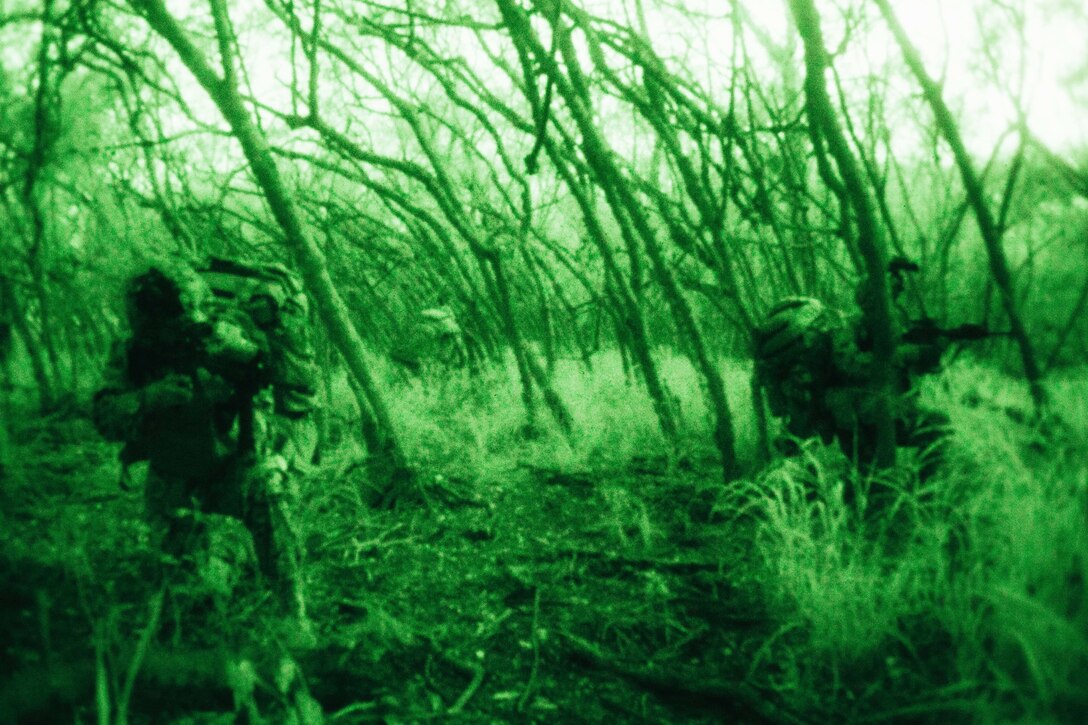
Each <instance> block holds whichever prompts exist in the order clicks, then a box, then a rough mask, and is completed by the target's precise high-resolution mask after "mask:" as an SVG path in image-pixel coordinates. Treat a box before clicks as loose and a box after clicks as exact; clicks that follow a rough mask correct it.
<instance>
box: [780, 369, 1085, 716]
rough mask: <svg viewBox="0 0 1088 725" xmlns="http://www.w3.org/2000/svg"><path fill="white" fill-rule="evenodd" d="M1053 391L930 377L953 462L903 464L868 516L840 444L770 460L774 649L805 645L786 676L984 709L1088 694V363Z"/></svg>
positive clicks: (838, 700) (819, 690)
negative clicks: (889, 498)
mask: <svg viewBox="0 0 1088 725" xmlns="http://www.w3.org/2000/svg"><path fill="white" fill-rule="evenodd" d="M1051 393H1052V400H1053V406H1052V408H1051V410H1050V411H1049V413H1048V414H1047V415H1046V416H1045V417H1044V418H1043V419H1041V420H1039V421H1033V420H1032V417H1031V416H1030V414H1029V412H1028V411H1030V405H1029V401H1028V397H1027V393H1026V390H1025V389H1024V388H1023V386H1022V385H1020V384H1019V383H1017V382H1014V381H1012V380H1011V379H1009V378H1006V377H1004V376H1001V375H999V374H997V373H994V372H991V371H989V370H987V369H986V368H983V367H980V366H977V365H971V364H967V363H964V364H960V365H956V366H954V368H953V369H951V370H949V371H948V372H946V373H945V374H944V375H943V376H942V377H941V378H940V379H939V380H933V381H930V384H929V385H927V387H926V389H925V390H924V391H923V394H924V400H925V401H926V403H927V404H928V405H932V406H936V407H938V408H939V409H941V410H943V411H945V412H946V413H947V414H948V415H949V417H950V418H951V440H950V443H949V445H948V449H947V451H946V453H945V461H944V465H943V467H942V469H941V471H940V472H939V473H938V474H937V475H936V476H934V477H933V478H930V479H928V480H927V481H926V482H925V483H921V482H919V481H918V480H917V477H915V476H913V475H912V474H913V471H911V470H910V469H909V467H908V469H907V470H905V471H902V472H900V473H901V477H902V479H903V480H904V481H906V482H907V483H906V485H904V486H902V487H900V489H899V494H898V497H897V500H896V501H894V502H893V503H892V504H890V505H887V507H886V508H885V509H883V510H881V511H877V512H873V511H869V512H868V514H869V515H867V516H866V515H864V513H865V512H862V511H859V510H858V509H859V508H863V507H864V499H862V500H861V501H860V502H858V503H855V504H847V503H846V502H845V500H844V498H843V497H842V496H841V491H842V490H843V488H844V487H845V486H851V485H854V484H856V483H857V481H854V480H852V478H851V475H850V472H849V469H848V467H846V466H844V465H843V463H842V461H841V459H839V458H837V457H836V452H835V451H829V450H826V449H820V448H814V449H810V451H809V452H808V453H807V455H806V457H805V458H804V459H802V460H798V461H792V462H788V463H785V464H783V465H781V466H779V467H777V468H775V469H772V470H771V471H770V472H768V473H767V474H766V475H765V476H764V478H763V491H764V494H763V498H762V504H761V509H762V514H763V516H762V521H763V523H762V525H761V528H760V534H759V537H758V550H759V553H760V558H761V562H762V566H763V567H764V569H765V579H764V582H765V588H766V593H767V596H768V598H769V599H770V601H771V602H772V603H773V606H774V609H775V611H776V613H777V615H778V617H780V618H781V620H782V630H781V631H782V632H783V633H786V632H788V634H783V635H782V637H781V638H780V640H781V641H780V642H779V643H776V644H775V645H774V646H773V647H767V648H766V651H765V652H764V654H765V655H768V656H769V654H770V653H771V652H772V651H773V652H774V653H776V654H777V656H779V657H782V658H785V659H787V660H789V661H790V662H791V665H790V666H789V667H785V668H783V670H782V672H783V673H786V674H783V675H782V676H781V677H782V681H781V685H782V687H784V688H787V689H788V688H793V689H794V690H795V691H797V692H804V693H806V697H810V698H813V699H815V700H817V701H821V702H820V704H822V705H824V706H827V707H832V708H835V707H840V706H842V704H843V703H844V702H848V701H849V700H851V699H854V700H857V699H864V698H870V699H873V701H874V702H885V703H886V704H887V705H888V706H889V707H895V706H902V707H904V708H907V709H904V710H902V712H903V713H907V712H914V714H916V715H917V714H918V713H919V712H920V709H919V708H921V707H923V706H921V705H919V699H918V698H922V701H925V700H926V698H929V699H930V700H932V701H933V702H931V703H929V704H928V705H925V706H924V707H933V708H935V709H940V708H945V709H947V708H949V707H956V708H958V709H959V710H961V711H962V710H963V709H964V708H966V709H967V711H968V712H969V713H970V714H971V715H972V716H973V717H976V718H979V719H983V720H990V719H994V718H1000V719H1004V718H1014V717H1016V718H1028V719H1051V718H1054V719H1068V718H1070V717H1074V716H1075V713H1077V712H1083V711H1084V709H1085V708H1088V599H1086V596H1085V582H1086V581H1088V420H1086V418H1088V416H1086V414H1085V411H1084V405H1083V401H1084V399H1085V395H1086V394H1088V381H1086V380H1085V379H1084V377H1080V378H1079V379H1078V378H1076V377H1071V378H1069V379H1068V380H1066V381H1064V382H1057V383H1055V384H1053V385H1052V386H1051ZM874 523H875V525H874ZM787 675H788V676H787ZM952 693H955V697H953V694H952ZM965 697H966V698H967V699H966V700H965V699H964V698H965ZM953 700H954V702H953ZM908 703H912V704H910V706H909V708H908ZM871 704H872V703H871ZM910 708H913V710H912V709H910Z"/></svg>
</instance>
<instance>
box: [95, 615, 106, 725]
mask: <svg viewBox="0 0 1088 725" xmlns="http://www.w3.org/2000/svg"><path fill="white" fill-rule="evenodd" d="M95 630H96V632H95V637H94V701H95V706H96V707H95V709H96V710H97V711H98V725H110V685H109V680H108V677H107V673H106V651H105V644H104V643H103V642H102V640H103V639H104V638H105V634H103V633H102V625H101V624H96V626H95Z"/></svg>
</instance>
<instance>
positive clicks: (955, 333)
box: [902, 317, 1011, 345]
mask: <svg viewBox="0 0 1088 725" xmlns="http://www.w3.org/2000/svg"><path fill="white" fill-rule="evenodd" d="M1009 334H1011V333H1008V332H1004V331H995V330H990V329H987V328H986V327H984V326H983V325H979V324H976V323H972V322H968V323H964V324H962V325H959V326H957V327H952V328H948V329H945V328H942V327H937V324H936V323H935V322H934V321H933V319H932V318H928V317H927V318H924V319H921V320H918V321H916V322H915V323H914V324H913V325H912V326H911V328H910V329H909V330H907V331H906V332H904V333H903V337H902V341H903V342H907V343H911V344H914V345H937V344H941V343H950V342H971V341H974V340H984V339H986V338H988V337H1007V336H1008V335H1009Z"/></svg>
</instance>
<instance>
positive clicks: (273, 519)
mask: <svg viewBox="0 0 1088 725" xmlns="http://www.w3.org/2000/svg"><path fill="white" fill-rule="evenodd" d="M126 306H127V314H128V320H129V323H130V325H131V338H130V339H129V341H128V342H127V343H126V344H122V345H118V346H117V347H116V348H115V351H114V355H113V357H112V360H111V363H110V365H109V368H108V371H107V374H106V378H107V379H106V384H105V386H104V387H103V388H102V390H100V391H99V393H98V394H97V395H96V396H95V400H94V420H95V424H96V426H97V427H98V429H99V430H100V431H101V432H102V434H103V435H105V436H106V437H107V438H109V439H111V440H116V441H123V442H124V443H125V446H124V448H123V449H122V452H121V459H122V464H123V466H124V472H123V479H122V481H123V483H124V482H126V481H127V470H128V466H129V465H131V464H132V463H134V462H136V461H141V460H146V461H147V462H148V475H147V480H146V482H145V499H146V507H147V514H148V519H149V523H150V524H151V527H152V530H153V532H154V534H155V537H156V539H157V540H158V543H159V544H160V545H161V547H162V548H163V550H164V551H165V552H166V553H168V554H170V555H172V556H174V557H178V558H180V557H182V556H183V555H185V554H186V553H187V552H188V551H190V550H191V548H192V545H193V543H194V539H195V537H196V535H197V534H199V533H200V531H201V527H200V524H199V517H198V516H194V515H193V514H192V512H191V509H192V508H194V506H195V507H196V508H197V509H198V510H199V511H200V512H205V513H219V514H225V515H229V516H234V517H236V518H238V519H240V520H241V521H242V522H243V523H244V524H245V525H246V527H247V528H248V529H249V531H250V533H251V534H252V536H253V542H254V548H255V551H256V555H257V563H258V566H259V568H260V570H261V572H262V574H263V575H264V576H265V577H267V579H268V580H269V581H270V582H271V583H272V584H273V585H274V587H275V588H276V590H277V593H278V594H279V595H280V597H281V600H282V601H283V602H284V603H285V604H286V605H287V606H288V607H289V608H290V609H292V610H293V611H294V613H295V614H297V615H298V616H299V617H300V619H304V618H305V602H304V599H303V596H302V589H301V584H302V583H301V579H300V571H299V565H300V559H301V556H302V551H301V546H300V540H299V537H298V536H297V534H296V532H295V531H294V526H293V522H292V518H291V514H290V509H291V505H290V504H291V502H292V498H294V494H296V493H297V492H295V491H294V490H293V488H292V487H293V485H295V484H296V483H297V479H298V474H299V473H301V472H303V471H304V469H305V466H306V465H307V464H308V463H309V461H310V458H311V456H312V455H313V453H314V446H315V441H316V431H315V429H314V426H313V424H312V421H311V419H310V415H309V414H310V413H311V411H312V409H313V407H314V399H315V379H316V375H315V372H316V371H315V366H314V363H313V355H312V349H311V348H310V346H309V338H308V335H307V329H306V322H307V316H306V301H305V296H304V295H303V294H302V291H301V288H300V287H299V286H298V285H297V280H295V279H294V277H293V276H292V275H290V274H289V273H288V272H286V270H284V269H283V268H280V267H274V266H267V265H266V266H263V267H252V266H245V265H241V264H238V263H235V262H230V261H225V260H213V262H212V264H211V265H210V266H209V267H208V268H207V269H205V270H203V271H202V274H197V273H195V272H194V271H192V270H189V269H183V270H180V271H178V272H176V273H174V274H167V273H166V272H164V271H162V270H161V269H159V268H151V269H149V270H148V271H147V272H145V273H143V274H141V275H139V276H137V277H136V278H135V279H133V280H132V282H131V283H130V286H129V289H128V293H127V295H126Z"/></svg>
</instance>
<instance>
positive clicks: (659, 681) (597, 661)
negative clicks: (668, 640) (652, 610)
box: [560, 632, 805, 725]
mask: <svg viewBox="0 0 1088 725" xmlns="http://www.w3.org/2000/svg"><path fill="white" fill-rule="evenodd" d="M560 634H561V635H562V636H563V639H564V640H566V642H567V644H568V645H569V646H570V648H571V650H572V651H573V652H574V654H575V656H576V657H577V658H578V659H581V660H582V661H584V662H585V663H587V664H589V665H590V666H592V667H594V668H596V669H600V670H606V671H608V672H612V673H614V674H617V675H619V676H621V677H623V678H624V679H627V680H630V681H632V682H634V683H635V684H637V685H639V686H641V687H643V688H645V689H647V690H650V691H652V692H654V693H657V694H659V695H662V696H664V697H666V698H672V699H682V700H683V701H684V702H685V703H688V704H689V705H690V704H694V703H695V702H700V701H701V702H703V703H705V704H706V706H707V707H708V708H713V709H714V711H715V714H716V716H718V717H721V718H722V719H723V720H726V721H731V722H756V723H786V724H788V725H796V724H799V723H803V722H805V721H804V720H803V719H802V718H801V717H799V716H797V715H795V714H793V713H791V712H788V711H787V710H786V709H784V708H783V707H781V706H778V705H775V704H774V703H772V702H771V701H770V700H769V699H768V698H767V697H766V696H764V695H763V694H762V693H761V692H759V691H758V690H757V689H756V688H755V687H753V686H751V685H748V684H745V683H743V682H740V683H731V682H723V681H722V680H720V679H716V678H715V679H701V678H699V677H693V676H689V675H686V674H671V673H664V672H660V671H657V670H655V669H653V668H648V667H635V666H633V665H628V664H625V663H624V662H621V661H619V660H617V659H616V658H615V657H613V656H610V655H609V654H608V653H606V652H604V651H603V650H602V649H601V648H600V647H598V646H597V645H595V644H593V643H592V642H589V641H587V640H585V639H582V638H581V637H579V636H577V635H574V634H570V633H567V632H562V633H560Z"/></svg>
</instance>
